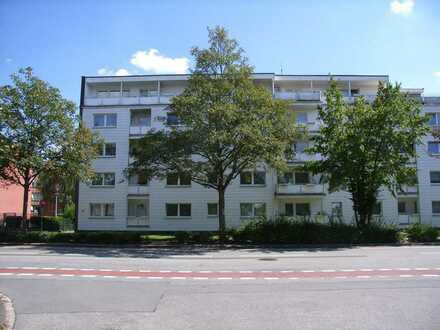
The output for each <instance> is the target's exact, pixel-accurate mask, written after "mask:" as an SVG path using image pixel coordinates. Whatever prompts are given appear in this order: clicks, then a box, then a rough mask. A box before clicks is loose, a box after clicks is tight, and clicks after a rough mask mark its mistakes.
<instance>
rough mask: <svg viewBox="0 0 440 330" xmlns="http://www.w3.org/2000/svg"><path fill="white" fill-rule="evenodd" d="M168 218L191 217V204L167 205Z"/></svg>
mask: <svg viewBox="0 0 440 330" xmlns="http://www.w3.org/2000/svg"><path fill="white" fill-rule="evenodd" d="M165 210H166V214H167V217H190V216H191V204H189V203H166V205H165Z"/></svg>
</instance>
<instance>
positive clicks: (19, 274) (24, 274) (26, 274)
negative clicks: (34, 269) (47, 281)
mask: <svg viewBox="0 0 440 330" xmlns="http://www.w3.org/2000/svg"><path fill="white" fill-rule="evenodd" d="M17 275H18V276H32V275H35V274H34V273H18V274H17Z"/></svg>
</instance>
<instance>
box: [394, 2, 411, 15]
mask: <svg viewBox="0 0 440 330" xmlns="http://www.w3.org/2000/svg"><path fill="white" fill-rule="evenodd" d="M414 5H415V2H414V0H394V1H392V2H391V3H390V10H391V12H392V13H394V14H397V15H405V16H407V15H409V14H411V13H412V11H413V8H414Z"/></svg>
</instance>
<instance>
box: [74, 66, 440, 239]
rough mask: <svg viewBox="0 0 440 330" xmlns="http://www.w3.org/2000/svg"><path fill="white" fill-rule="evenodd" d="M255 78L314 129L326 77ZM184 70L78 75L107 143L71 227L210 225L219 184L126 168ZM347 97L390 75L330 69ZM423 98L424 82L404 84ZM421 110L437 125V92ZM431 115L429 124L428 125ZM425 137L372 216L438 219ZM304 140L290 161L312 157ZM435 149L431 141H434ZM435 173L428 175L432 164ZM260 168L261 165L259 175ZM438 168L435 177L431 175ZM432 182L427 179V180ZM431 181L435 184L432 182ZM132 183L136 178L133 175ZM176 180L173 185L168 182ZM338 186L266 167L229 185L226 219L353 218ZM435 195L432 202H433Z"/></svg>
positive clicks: (437, 189)
mask: <svg viewBox="0 0 440 330" xmlns="http://www.w3.org/2000/svg"><path fill="white" fill-rule="evenodd" d="M253 78H254V79H255V81H256V83H258V84H261V85H263V86H265V87H267V89H268V90H269V91H271V92H272V94H273V95H274V97H275V98H283V99H290V100H294V101H295V102H294V103H293V105H292V107H291V111H294V112H295V113H296V118H297V119H296V120H297V121H298V122H300V123H302V124H303V125H305V126H307V128H308V130H309V131H310V132H311V133H312V134H313V132H314V131H316V130H317V129H318V127H319V122H318V120H317V106H318V105H319V104H320V103H321V102H322V101H323V99H324V91H325V90H326V89H327V87H328V85H329V80H330V77H329V76H314V75H311V76H302V75H300V76H298V75H275V74H271V73H268V74H254V76H253ZM187 79H188V75H151V76H126V77H83V79H82V91H81V114H82V119H83V122H84V124H85V125H86V126H87V127H89V128H91V129H93V130H94V131H97V132H99V133H100V134H101V136H102V137H103V139H104V141H105V143H106V144H105V146H103V150H102V155H101V156H102V157H99V158H98V159H96V160H95V161H94V163H93V166H94V169H95V172H96V173H100V175H99V176H98V178H97V179H96V180H95V182H93V183H92V184H86V183H80V185H79V193H78V206H77V207H78V229H80V230H136V231H138V230H151V231H175V230H200V231H202V230H216V229H217V228H218V218H217V216H216V205H215V204H216V203H217V192H216V191H215V190H213V189H209V188H204V187H202V186H200V185H198V184H195V183H193V182H192V183H190V184H188V182H186V180H185V178H181V179H180V180H178V181H177V182H176V180H173V178H170V179H169V182H168V183H167V181H166V180H160V181H159V180H152V181H150V182H148V183H147V184H143V183H144V182H142V178H138V180H136V178H131V179H130V180H128V179H127V178H125V176H124V169H125V168H127V166H128V164H129V161H130V157H129V144H130V139H136V138H139V137H140V136H142V135H143V134H145V132H147V131H148V130H150V129H152V128H154V129H161V128H163V127H164V124H165V122H166V121H167V120H172V119H173V117H172V116H169V117H167V114H168V110H169V103H170V100H171V98H172V97H173V96H175V95H178V94H179V93H180V92H182V91H183V89H184V88H185V85H186V83H187ZM333 79H334V80H336V81H337V83H338V85H339V86H340V88H341V90H342V91H343V93H344V96H345V98H346V100H347V101H349V102H352V101H354V99H355V98H356V96H358V95H364V96H365V97H366V99H367V100H373V99H374V95H375V93H376V90H377V86H378V83H379V82H380V81H388V76H356V75H353V76H333ZM407 91H408V92H410V93H412V94H415V95H416V96H418V97H421V93H422V90H407ZM422 99H424V103H425V104H424V111H425V112H426V113H438V114H439V115H438V118H437V117H435V116H434V117H433V120H432V122H433V125H434V124H435V125H437V124H438V125H439V127H440V98H423V97H422ZM434 122H435V123H434ZM431 141H434V140H433V138H432V136H427V137H426V139H425V142H426V144H424V145H419V146H417V151H418V153H419V157H418V158H417V160H416V161H415V162H414V166H417V172H418V182H419V184H418V186H414V187H407V189H406V193H405V194H401V195H399V196H398V198H397V199H396V198H393V197H392V196H391V194H390V193H389V192H387V191H382V192H381V193H380V194H379V201H380V208H379V207H378V216H380V217H382V218H383V219H385V220H386V221H388V222H393V223H395V224H399V225H402V226H404V225H407V224H409V223H411V222H414V221H418V220H419V219H420V220H421V222H423V223H427V224H433V225H436V226H440V159H438V158H436V155H435V154H438V155H439V156H440V146H437V145H434V144H431V145H430V152H429V153H428V149H427V148H428V142H431ZM307 143H308V142H307V141H300V142H298V143H297V144H296V150H297V154H296V156H295V159H294V160H292V162H291V164H292V165H295V164H298V163H302V162H304V161H305V160H307V159H310V158H311V157H318V156H310V155H306V154H304V153H302V152H301V150H302V149H303V148H304V147H305V146H306V145H307ZM436 148H437V149H436ZM436 171H438V172H439V173H430V172H436ZM263 172H264V173H263ZM437 175H438V179H436V177H437ZM431 181H432V182H431ZM437 181H438V183H436V182H437ZM139 182H140V183H139ZM176 183H177V185H176ZM349 197H350V196H349V194H348V193H346V192H337V193H333V194H328V192H327V187H326V186H325V185H323V184H321V183H320V182H319V178H318V177H312V176H310V175H306V174H304V173H296V174H295V173H291V174H287V175H286V176H285V177H284V179H279V178H278V175H277V173H275V172H274V171H273V170H271V169H269V168H259V169H258V170H257V173H254V174H247V175H246V174H244V175H243V177H242V178H238V179H237V180H236V181H235V182H233V183H232V185H231V186H230V187H228V190H227V193H226V221H227V226H228V227H233V226H239V225H240V224H241V223H243V222H244V221H246V219H249V217H250V216H253V215H259V214H265V215H266V216H267V217H274V216H277V215H302V214H304V213H309V214H310V216H311V217H312V218H315V219H316V220H317V221H327V219H328V217H338V216H341V217H342V218H344V219H345V221H352V219H353V211H352V204H351V201H350V199H349ZM437 201H438V203H436V202H437Z"/></svg>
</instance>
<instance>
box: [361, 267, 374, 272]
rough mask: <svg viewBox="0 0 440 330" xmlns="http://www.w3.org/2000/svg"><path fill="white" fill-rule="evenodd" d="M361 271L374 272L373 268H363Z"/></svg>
mask: <svg viewBox="0 0 440 330" xmlns="http://www.w3.org/2000/svg"><path fill="white" fill-rule="evenodd" d="M360 271H361V272H372V271H373V270H372V269H371V268H362V269H361V270H360Z"/></svg>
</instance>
